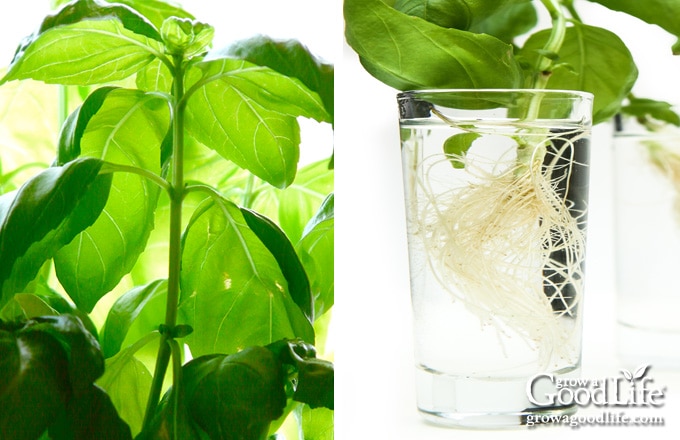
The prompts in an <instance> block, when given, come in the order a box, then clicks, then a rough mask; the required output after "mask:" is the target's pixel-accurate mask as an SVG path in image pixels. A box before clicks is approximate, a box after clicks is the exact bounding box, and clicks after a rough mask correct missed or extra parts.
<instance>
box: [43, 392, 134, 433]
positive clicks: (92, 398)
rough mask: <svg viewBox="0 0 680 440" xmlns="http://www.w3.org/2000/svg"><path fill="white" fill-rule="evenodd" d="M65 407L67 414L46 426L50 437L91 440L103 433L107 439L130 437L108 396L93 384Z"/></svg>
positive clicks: (125, 424) (126, 427)
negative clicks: (48, 426)
mask: <svg viewBox="0 0 680 440" xmlns="http://www.w3.org/2000/svg"><path fill="white" fill-rule="evenodd" d="M65 410H66V411H65V412H66V415H65V416H64V417H61V418H58V419H57V420H56V421H55V423H54V424H53V425H52V426H51V427H50V428H49V434H50V437H51V438H53V439H69V440H70V439H73V440H90V439H93V438H102V433H106V434H105V436H106V438H107V439H111V440H132V434H131V432H130V427H129V426H128V425H127V423H125V421H123V420H122V419H121V418H120V417H119V416H118V413H117V412H116V408H115V407H114V406H113V403H112V402H111V399H110V398H109V396H108V395H107V394H106V393H105V392H104V391H103V390H102V389H101V388H99V387H98V386H96V385H91V386H90V387H88V388H87V389H85V390H83V391H81V392H79V393H78V394H76V395H75V396H74V397H73V398H72V399H71V400H69V402H68V404H67V405H66V408H65Z"/></svg>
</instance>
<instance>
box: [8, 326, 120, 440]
mask: <svg viewBox="0 0 680 440" xmlns="http://www.w3.org/2000/svg"><path fill="white" fill-rule="evenodd" d="M103 371H104V359H103V357H102V356H101V353H100V352H99V346H98V344H97V341H96V340H95V339H94V337H93V336H92V334H90V333H89V332H88V331H87V330H86V329H85V327H84V326H83V324H82V323H81V322H80V320H79V319H78V318H76V317H74V316H70V315H61V316H48V317H40V318H35V319H31V320H29V321H25V322H22V323H19V324H4V323H3V322H1V321H0V408H2V411H0V434H2V438H26V439H30V438H33V439H35V438H40V436H41V434H43V433H44V431H45V430H48V431H49V435H50V437H51V438H57V439H60V438H69V439H74V440H87V439H92V438H99V437H100V434H101V433H102V432H105V433H106V438H110V439H112V440H131V439H132V436H131V433H130V429H129V427H128V426H127V424H126V423H125V422H124V421H123V420H121V419H120V417H119V416H118V414H117V412H116V410H115V408H114V407H113V405H112V403H111V401H110V400H109V398H108V396H107V395H106V393H104V392H103V391H102V390H101V389H100V388H99V387H97V386H96V385H94V384H93V381H94V380H95V379H96V378H98V377H99V376H100V375H101V374H102V373H103ZM26 402H30V405H26ZM17 433H19V434H21V436H20V437H17Z"/></svg>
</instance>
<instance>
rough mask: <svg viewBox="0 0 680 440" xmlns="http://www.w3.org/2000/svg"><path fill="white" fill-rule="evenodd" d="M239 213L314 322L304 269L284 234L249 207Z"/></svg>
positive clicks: (292, 293) (308, 317)
mask: <svg viewBox="0 0 680 440" xmlns="http://www.w3.org/2000/svg"><path fill="white" fill-rule="evenodd" d="M241 214H243V218H244V219H245V221H246V223H248V227H249V228H250V230H251V231H253V232H254V233H255V235H257V237H258V238H259V239H260V241H262V244H264V245H265V246H266V247H267V249H268V250H269V252H271V254H272V255H273V256H274V258H276V262H277V263H278V264H279V268H280V269H281V273H283V276H284V277H286V281H287V282H288V291H289V292H290V296H291V298H292V299H293V301H295V304H297V305H298V307H300V310H302V313H304V314H305V316H306V317H307V319H309V321H310V322H314V308H313V307H312V292H311V290H310V286H309V280H308V279H307V274H306V273H305V269H304V267H303V266H302V263H301V262H300V259H299V258H298V256H297V254H296V253H295V248H294V247H293V245H292V244H291V242H290V240H288V237H286V234H285V233H284V232H283V231H282V230H281V229H280V228H279V227H278V226H277V225H276V223H274V222H273V221H271V220H270V219H268V218H267V217H265V216H263V215H261V214H258V213H257V212H255V211H252V210H250V209H245V208H241Z"/></svg>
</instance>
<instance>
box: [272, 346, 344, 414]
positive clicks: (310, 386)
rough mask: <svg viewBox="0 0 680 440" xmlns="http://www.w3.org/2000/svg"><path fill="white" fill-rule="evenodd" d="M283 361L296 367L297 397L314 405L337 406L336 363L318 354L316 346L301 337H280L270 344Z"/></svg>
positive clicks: (295, 386) (294, 397)
mask: <svg viewBox="0 0 680 440" xmlns="http://www.w3.org/2000/svg"><path fill="white" fill-rule="evenodd" d="M267 348H268V349H269V350H271V351H272V353H274V355H275V356H276V357H277V358H278V359H279V361H280V362H281V363H283V364H287V365H290V366H292V367H294V369H295V373H294V376H295V380H294V388H295V391H294V394H293V399H294V400H296V401H298V402H302V403H306V404H308V405H309V406H310V407H312V408H319V407H324V408H328V409H333V407H334V386H333V383H334V375H335V373H334V367H333V364H332V363H331V362H328V361H325V360H323V359H317V358H316V350H315V348H314V346H312V345H309V344H307V343H305V342H304V341H301V340H280V341H276V342H274V343H272V344H270V345H268V346H267Z"/></svg>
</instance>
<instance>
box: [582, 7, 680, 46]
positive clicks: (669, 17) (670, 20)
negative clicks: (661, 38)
mask: <svg viewBox="0 0 680 440" xmlns="http://www.w3.org/2000/svg"><path fill="white" fill-rule="evenodd" d="M589 1H591V2H593V3H599V4H601V5H602V6H605V7H607V8H609V9H611V10H614V11H619V12H624V13H626V14H628V15H632V16H633V17H637V18H639V19H640V20H642V21H645V22H647V23H649V24H655V25H658V26H659V27H661V28H663V29H665V30H666V31H667V32H669V33H671V34H673V35H676V36H678V37H680V21H678V16H679V15H680V2H677V1H668V0H645V1H644V2H641V1H638V0H589Z"/></svg>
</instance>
